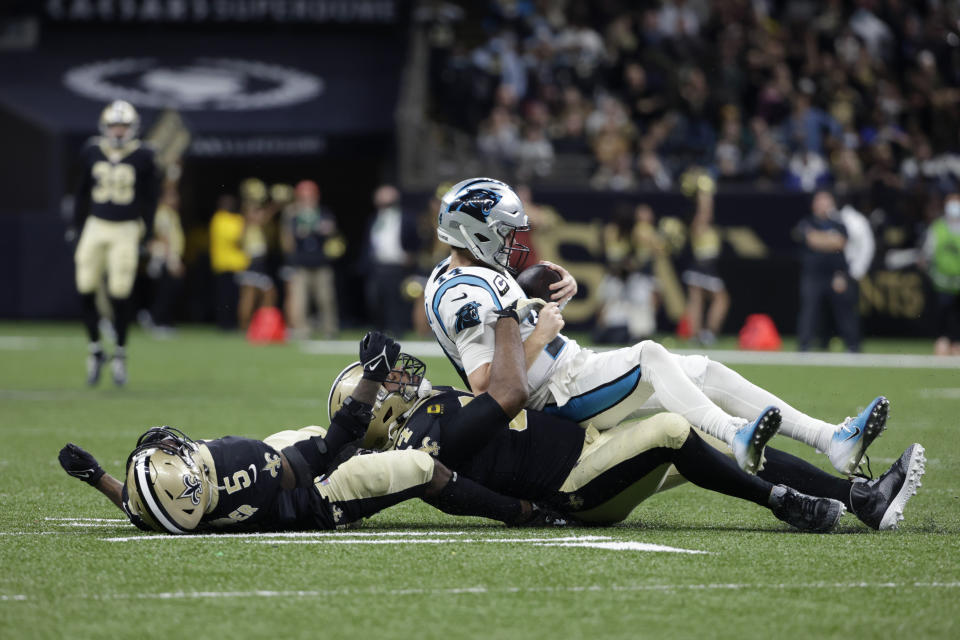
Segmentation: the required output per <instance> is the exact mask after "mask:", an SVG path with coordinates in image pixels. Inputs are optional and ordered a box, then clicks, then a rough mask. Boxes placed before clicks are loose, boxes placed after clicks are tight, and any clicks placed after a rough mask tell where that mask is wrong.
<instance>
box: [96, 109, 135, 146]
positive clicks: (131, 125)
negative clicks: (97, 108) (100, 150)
mask: <svg viewBox="0 0 960 640" xmlns="http://www.w3.org/2000/svg"><path fill="white" fill-rule="evenodd" d="M117 125H120V126H124V127H126V128H127V129H126V131H124V133H123V134H122V135H120V136H114V135H111V132H110V128H111V127H114V126H117ZM139 129H140V116H139V114H137V110H136V109H134V108H133V105H132V104H130V103H129V102H126V101H125V100H115V101H113V102H111V103H110V104H108V105H107V106H106V108H105V109H104V110H103V112H102V113H101V114H100V135H102V136H103V137H104V138H105V139H106V140H107V141H108V142H109V143H110V145H111V146H113V147H115V148H118V149H119V148H121V147H123V146H124V145H125V144H127V143H128V142H130V141H131V140H133V139H134V138H136V137H137V133H138V132H139Z"/></svg>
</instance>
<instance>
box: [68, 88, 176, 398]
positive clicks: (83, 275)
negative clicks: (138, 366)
mask: <svg viewBox="0 0 960 640" xmlns="http://www.w3.org/2000/svg"><path fill="white" fill-rule="evenodd" d="M139 127H140V116H139V115H137V110H136V109H134V108H133V105H131V104H130V103H129V102H125V101H123V100H117V101H115V102H111V103H110V104H109V105H107V107H106V108H105V109H104V110H103V113H101V114H100V136H98V137H95V138H92V139H91V140H90V141H89V142H88V143H87V145H86V146H85V147H84V149H83V152H82V155H81V163H82V165H83V168H82V171H81V176H80V185H79V187H78V188H77V193H76V199H75V208H74V213H73V222H72V228H71V230H70V231H69V232H68V233H69V234H70V235H74V234H75V233H76V231H77V230H79V231H80V240H79V242H78V243H77V248H76V252H75V254H74V262H75V263H76V282H77V291H78V292H79V293H80V300H81V308H82V313H83V324H84V326H85V327H86V329H87V337H88V338H89V347H88V354H87V384H89V385H95V384H96V383H97V382H98V381H99V380H100V371H101V369H102V368H103V365H104V364H105V363H106V354H105V353H104V350H103V346H102V345H101V344H100V329H99V327H98V323H99V314H98V312H97V306H96V289H97V285H98V283H99V282H100V281H101V279H102V278H103V275H104V273H106V277H107V293H108V295H109V298H110V302H111V305H112V307H113V324H114V328H115V330H116V350H115V351H114V353H113V360H112V364H111V369H112V373H113V381H114V383H115V384H116V385H118V386H122V385H124V384H126V382H127V365H126V362H127V361H126V356H127V352H126V345H127V326H128V325H129V322H130V314H131V309H130V293H131V291H132V289H133V282H134V279H135V277H136V273H137V260H138V252H139V244H140V240H141V239H142V238H143V237H144V236H149V234H150V230H151V229H153V216H154V213H155V212H156V210H157V199H158V193H159V181H160V176H159V173H158V170H157V165H156V162H155V160H154V152H153V150H152V149H150V148H149V147H148V146H147V145H145V144H144V143H142V142H141V141H140V140H138V139H137V132H138V129H139Z"/></svg>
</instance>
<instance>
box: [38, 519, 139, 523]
mask: <svg viewBox="0 0 960 640" xmlns="http://www.w3.org/2000/svg"><path fill="white" fill-rule="evenodd" d="M44 520H48V521H51V522H130V521H129V520H127V519H126V518H44Z"/></svg>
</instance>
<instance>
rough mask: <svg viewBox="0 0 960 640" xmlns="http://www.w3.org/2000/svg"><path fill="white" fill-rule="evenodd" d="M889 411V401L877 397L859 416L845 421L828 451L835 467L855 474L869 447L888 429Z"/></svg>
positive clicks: (843, 471)
mask: <svg viewBox="0 0 960 640" xmlns="http://www.w3.org/2000/svg"><path fill="white" fill-rule="evenodd" d="M889 413H890V401H889V400H887V399H886V398H884V397H883V396H878V397H876V398H874V399H873V402H871V403H870V404H869V405H868V406H867V408H866V409H864V410H863V411H861V412H860V414H859V415H858V416H857V417H855V418H847V419H846V420H844V421H843V423H842V424H841V425H840V427H839V428H838V429H837V431H836V433H834V434H833V439H832V440H830V448H829V449H828V450H827V456H828V457H829V458H830V464H832V465H833V468H834V469H836V470H837V471H839V472H840V473H842V474H844V475H847V476H849V475H853V473H854V472H855V471H856V470H857V467H859V466H860V461H861V460H863V454H865V453H866V451H867V447H869V446H870V444H871V443H872V442H873V441H874V440H876V439H877V436H879V435H880V433H881V432H883V430H884V429H885V428H886V426H887V416H888V415H889Z"/></svg>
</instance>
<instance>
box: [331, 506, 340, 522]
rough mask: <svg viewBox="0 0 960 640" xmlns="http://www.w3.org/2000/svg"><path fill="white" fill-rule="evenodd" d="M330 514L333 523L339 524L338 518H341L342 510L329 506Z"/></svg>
mask: <svg viewBox="0 0 960 640" xmlns="http://www.w3.org/2000/svg"><path fill="white" fill-rule="evenodd" d="M330 513H332V514H333V521H334V522H340V518H342V517H343V509H341V508H340V507H338V506H337V505H331V507H330Z"/></svg>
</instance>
